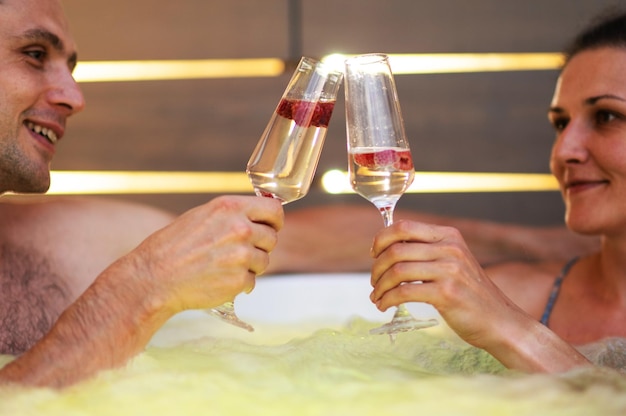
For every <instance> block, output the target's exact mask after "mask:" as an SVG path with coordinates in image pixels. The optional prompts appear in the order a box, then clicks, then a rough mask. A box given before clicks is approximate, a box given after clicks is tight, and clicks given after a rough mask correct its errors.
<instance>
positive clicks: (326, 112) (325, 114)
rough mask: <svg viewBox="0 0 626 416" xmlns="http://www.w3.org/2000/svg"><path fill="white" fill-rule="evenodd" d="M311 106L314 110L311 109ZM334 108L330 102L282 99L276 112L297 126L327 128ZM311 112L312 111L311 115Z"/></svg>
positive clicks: (333, 104)
mask: <svg viewBox="0 0 626 416" xmlns="http://www.w3.org/2000/svg"><path fill="white" fill-rule="evenodd" d="M313 106H314V108H312V107H313ZM334 107H335V103H334V102H332V101H329V102H323V103H322V102H318V103H315V102H312V101H302V100H289V99H283V100H281V102H280V103H279V104H278V108H277V109H276V112H277V113H278V115H279V116H281V117H284V118H286V119H289V120H293V121H295V122H296V124H297V125H299V126H303V127H310V126H314V127H328V123H329V122H330V116H331V115H332V114H333V109H334ZM311 110H312V111H313V114H312V115H311Z"/></svg>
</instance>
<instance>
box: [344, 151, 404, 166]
mask: <svg viewBox="0 0 626 416" xmlns="http://www.w3.org/2000/svg"><path fill="white" fill-rule="evenodd" d="M354 162H355V163H356V164H357V165H359V166H363V167H366V168H368V169H371V170H385V169H388V168H389V166H393V168H394V169H395V170H402V171H405V170H412V169H413V158H412V157H411V152H410V151H409V150H397V149H382V150H379V151H376V152H364V153H355V155H354Z"/></svg>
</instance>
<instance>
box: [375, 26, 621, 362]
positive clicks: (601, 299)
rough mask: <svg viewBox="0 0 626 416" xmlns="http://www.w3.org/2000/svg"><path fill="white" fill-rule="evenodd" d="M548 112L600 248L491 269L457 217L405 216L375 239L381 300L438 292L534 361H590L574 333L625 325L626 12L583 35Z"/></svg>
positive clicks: (489, 346)
mask: <svg viewBox="0 0 626 416" xmlns="http://www.w3.org/2000/svg"><path fill="white" fill-rule="evenodd" d="M548 117H549V119H550V122H551V123H552V125H553V126H554V128H555V131H556V139H555V142H554V145H553V148H552V154H551V157H550V169H551V171H552V173H553V174H554V175H555V177H556V178H557V179H558V182H559V184H560V189H561V193H562V196H563V199H564V201H565V206H566V215H565V222H566V225H567V226H568V227H569V228H570V229H571V230H573V231H575V232H577V233H581V234H585V235H599V236H600V237H601V247H600V249H599V250H598V251H597V252H594V253H593V254H590V255H586V256H583V257H581V258H578V259H573V260H572V261H571V262H569V263H567V264H566V265H563V264H562V263H559V262H550V263H536V264H521V263H508V264H502V265H499V266H497V267H491V268H487V269H484V270H483V269H482V268H481V267H480V265H479V263H478V262H477V261H476V260H475V258H474V256H473V255H472V254H471V253H470V251H469V250H468V248H467V246H466V244H465V242H464V241H463V239H462V237H461V235H460V233H459V232H458V231H457V230H456V229H452V228H449V227H440V226H435V225H429V224H424V223H418V222H411V221H399V222H397V223H396V224H395V225H394V226H392V227H390V228H388V229H384V230H382V231H381V232H380V233H378V234H377V236H376V238H375V240H374V244H373V247H372V256H373V257H374V258H375V262H374V265H373V266H372V284H373V286H374V290H373V292H372V295H371V299H372V301H373V302H375V304H376V305H377V307H378V308H379V309H380V310H383V311H384V310H386V309H388V308H389V307H392V306H395V305H398V304H400V303H402V302H408V301H419V302H427V303H430V304H432V305H433V306H435V307H436V308H437V310H438V311H439V312H440V314H441V316H442V317H443V318H444V319H445V321H446V322H447V323H448V325H449V326H450V327H451V328H452V329H454V330H455V331H456V332H457V333H458V334H459V335H460V336H461V337H462V338H463V339H465V340H466V341H467V342H469V343H470V344H472V345H474V346H476V347H479V348H483V349H485V350H486V351H488V352H489V353H491V354H492V355H493V356H494V357H495V358H497V359H498V360H500V361H501V362H502V363H503V364H504V365H506V366H507V367H510V368H513V369H518V370H523V371H547V372H556V371H566V370H569V369H572V368H575V367H579V366H586V365H591V363H590V361H588V360H587V358H585V357H584V356H583V355H582V354H581V353H579V352H578V350H577V349H576V348H574V345H577V346H579V345H583V344H587V343H590V342H593V341H598V340H601V339H604V338H608V337H626V209H624V206H625V205H626V14H621V15H618V16H613V17H611V18H609V19H606V20H604V21H602V22H600V23H599V24H597V25H595V26H593V27H592V28H590V29H589V30H587V31H585V32H584V33H582V34H581V35H580V36H579V37H578V38H576V39H575V41H574V43H573V44H572V46H571V47H570V48H569V49H568V50H567V51H566V62H565V65H564V67H563V69H562V72H561V74H560V77H559V79H558V82H557V85H556V89H555V92H554V97H553V99H552V104H551V107H550V110H549V112H548ZM415 281H422V282H424V284H419V285H416V284H404V283H410V282H415Z"/></svg>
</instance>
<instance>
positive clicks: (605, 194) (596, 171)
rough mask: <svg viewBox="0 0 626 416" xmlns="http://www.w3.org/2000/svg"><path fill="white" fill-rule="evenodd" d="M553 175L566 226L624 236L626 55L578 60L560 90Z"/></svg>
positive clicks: (553, 114)
mask: <svg viewBox="0 0 626 416" xmlns="http://www.w3.org/2000/svg"><path fill="white" fill-rule="evenodd" d="M548 118H549V119H550V122H551V123H552V125H553V126H554V128H555V130H556V139H555V142H554V145H553V147H552V154H551V157H550V169H551V170H552V173H553V174H554V176H555V177H556V178H557V180H558V181H559V185H560V188H561V193H562V195H563V199H564V201H565V207H566V214H565V222H566V223H567V225H568V226H569V227H570V228H571V229H572V230H574V231H576V232H580V233H584V234H605V235H612V234H621V233H624V234H626V49H624V48H609V47H604V48H600V49H594V50H588V51H584V52H580V53H579V54H577V55H575V56H574V57H573V58H572V59H571V60H570V61H569V62H568V64H567V65H566V66H565V68H564V69H563V71H562V73H561V76H560V77H559V80H558V82H557V85H556V90H555V92H554V97H553V99H552V103H551V107H550V111H549V113H548Z"/></svg>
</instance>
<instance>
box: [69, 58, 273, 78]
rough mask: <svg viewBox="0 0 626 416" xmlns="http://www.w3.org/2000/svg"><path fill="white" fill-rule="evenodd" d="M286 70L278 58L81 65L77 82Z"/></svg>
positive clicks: (235, 75) (249, 74)
mask: <svg viewBox="0 0 626 416" xmlns="http://www.w3.org/2000/svg"><path fill="white" fill-rule="evenodd" d="M284 70H285V63H284V61H283V60H282V59H278V58H260V59H201V60H163V61H96V62H79V63H78V65H77V66H76V69H75V70H74V79H76V81H77V82H114V81H148V80H174V79H197V78H238V77H275V76H278V75H281V74H282V73H283V72H284Z"/></svg>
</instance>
